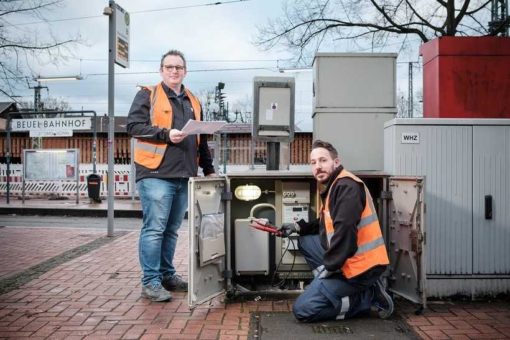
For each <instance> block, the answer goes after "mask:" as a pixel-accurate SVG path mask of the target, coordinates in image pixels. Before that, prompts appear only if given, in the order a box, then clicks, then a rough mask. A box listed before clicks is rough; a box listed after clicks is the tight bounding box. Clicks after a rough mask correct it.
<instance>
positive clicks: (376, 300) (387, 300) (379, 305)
mask: <svg viewBox="0 0 510 340" xmlns="http://www.w3.org/2000/svg"><path fill="white" fill-rule="evenodd" d="M372 289H373V292H374V295H373V297H372V307H374V308H375V310H376V311H377V313H378V314H379V317H380V318H381V319H387V318H389V317H390V316H391V314H392V313H393V300H392V298H391V296H390V295H389V294H388V292H386V289H385V288H384V286H383V284H382V282H381V280H380V279H379V280H377V281H376V282H375V283H374V285H373V286H372Z"/></svg>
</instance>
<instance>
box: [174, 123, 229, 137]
mask: <svg viewBox="0 0 510 340" xmlns="http://www.w3.org/2000/svg"><path fill="white" fill-rule="evenodd" d="M226 124H227V122H225V121H214V122H202V121H196V120H193V119H190V120H188V122H187V123H186V125H184V127H183V128H182V130H181V131H182V132H184V133H185V134H187V135H198V134H202V133H205V134H212V133H215V132H216V131H218V130H219V129H221V128H222V127H223V126H225V125H226Z"/></svg>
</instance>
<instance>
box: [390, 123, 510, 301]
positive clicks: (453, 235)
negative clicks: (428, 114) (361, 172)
mask: <svg viewBox="0 0 510 340" xmlns="http://www.w3.org/2000/svg"><path fill="white" fill-rule="evenodd" d="M384 147H385V150H384V151H385V152H384V171H385V172H387V173H389V174H391V175H395V176H399V175H402V176H404V175H405V176H424V177H425V185H424V187H425V203H426V214H425V216H426V217H425V219H426V220H425V224H426V226H427V229H426V230H427V231H426V235H425V239H426V240H425V247H426V254H427V258H426V261H425V262H426V291H427V295H428V296H437V297H441V296H448V295H453V294H463V295H468V296H478V295H486V294H497V293H503V292H509V291H510V119H412V118H411V119H394V120H391V121H388V122H386V123H385V125H384Z"/></svg>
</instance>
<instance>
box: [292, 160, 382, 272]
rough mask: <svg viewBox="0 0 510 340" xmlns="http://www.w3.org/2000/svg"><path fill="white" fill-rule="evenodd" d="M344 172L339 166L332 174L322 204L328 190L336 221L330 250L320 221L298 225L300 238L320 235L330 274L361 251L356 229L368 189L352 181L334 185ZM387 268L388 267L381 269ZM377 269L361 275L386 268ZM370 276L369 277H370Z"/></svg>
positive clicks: (343, 179)
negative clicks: (339, 175)
mask: <svg viewBox="0 0 510 340" xmlns="http://www.w3.org/2000/svg"><path fill="white" fill-rule="evenodd" d="M342 170H343V166H341V165H340V166H339V167H338V168H337V169H335V171H334V172H333V173H332V174H331V176H330V178H329V182H328V184H327V185H326V188H325V189H324V190H323V191H322V192H321V194H320V196H321V201H322V204H324V202H325V200H326V196H327V195H328V191H331V193H330V196H329V204H330V207H329V210H330V215H331V218H332V220H333V226H334V229H335V231H334V234H333V237H332V238H331V245H330V246H329V247H328V240H327V236H326V228H325V226H324V223H323V222H322V221H321V220H316V221H313V222H311V223H305V222H304V221H300V222H298V224H299V225H300V228H301V230H300V235H308V234H317V233H319V234H320V237H321V244H322V247H323V248H324V249H325V250H326V252H325V254H324V260H323V264H324V267H325V268H326V269H327V270H328V271H331V272H334V271H338V270H339V269H340V268H342V266H343V264H344V263H345V261H346V260H347V259H348V258H349V257H351V256H353V255H354V254H355V253H356V251H357V250H358V246H357V228H356V226H357V225H358V223H359V221H360V219H361V213H362V212H363V209H364V208H365V199H366V194H365V188H364V187H363V184H361V183H358V182H356V181H354V180H353V179H351V178H340V179H339V180H337V181H336V183H335V184H334V185H333V186H332V183H333V181H334V180H335V179H336V178H337V176H338V174H339V173H340V172H341V171H342ZM378 267H383V268H384V267H385V266H378ZM378 267H374V268H372V269H370V270H368V271H367V272H365V273H363V274H361V275H359V276H358V278H359V277H360V276H364V275H365V274H369V273H370V272H371V271H372V270H376V271H377V273H378V274H379V273H381V272H382V269H383V268H378ZM369 275H370V274H369Z"/></svg>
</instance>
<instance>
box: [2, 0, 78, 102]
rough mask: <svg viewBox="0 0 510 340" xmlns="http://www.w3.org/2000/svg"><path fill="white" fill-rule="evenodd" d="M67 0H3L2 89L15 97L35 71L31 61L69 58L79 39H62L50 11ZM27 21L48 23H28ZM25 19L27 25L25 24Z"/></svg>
mask: <svg viewBox="0 0 510 340" xmlns="http://www.w3.org/2000/svg"><path fill="white" fill-rule="evenodd" d="M62 1H63V0H23V1H19V0H2V1H0V92H1V93H3V94H5V95H7V96H9V97H10V96H11V95H12V94H14V91H15V89H16V86H17V85H20V84H25V77H26V75H27V74H32V72H31V67H30V66H31V63H32V62H33V61H34V60H38V59H40V58H47V59H48V60H49V61H50V62H52V63H58V62H59V61H61V60H62V59H65V55H66V53H67V52H68V50H66V47H68V46H70V44H72V43H75V42H77V41H78V39H77V38H70V39H61V38H58V37H57V36H55V35H54V34H53V32H52V30H51V27H49V23H48V22H47V19H46V14H47V13H49V11H51V10H54V9H55V8H56V7H58V6H60V5H61V3H62ZM27 20H31V21H32V23H33V21H34V20H35V21H37V23H39V24H40V23H45V22H46V24H47V26H48V28H49V31H46V30H42V29H41V26H40V25H32V23H29V24H26V22H27ZM23 22H25V24H24V23H23Z"/></svg>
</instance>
